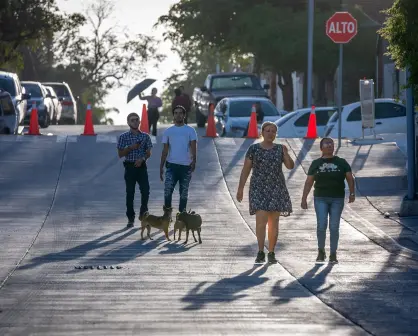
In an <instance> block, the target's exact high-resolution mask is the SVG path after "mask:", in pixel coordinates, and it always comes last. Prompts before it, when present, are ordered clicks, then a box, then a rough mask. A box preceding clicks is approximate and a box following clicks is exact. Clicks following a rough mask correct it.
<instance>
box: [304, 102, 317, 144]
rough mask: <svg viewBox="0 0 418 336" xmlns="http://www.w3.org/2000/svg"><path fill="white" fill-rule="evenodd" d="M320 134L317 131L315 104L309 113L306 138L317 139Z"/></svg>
mask: <svg viewBox="0 0 418 336" xmlns="http://www.w3.org/2000/svg"><path fill="white" fill-rule="evenodd" d="M316 138H318V134H317V132H316V114H315V106H312V110H311V113H310V115H309V122H308V130H307V131H306V136H305V137H304V139H316Z"/></svg>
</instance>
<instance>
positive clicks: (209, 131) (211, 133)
mask: <svg viewBox="0 0 418 336" xmlns="http://www.w3.org/2000/svg"><path fill="white" fill-rule="evenodd" d="M214 110H215V107H214V105H213V104H210V107H209V115H208V126H207V127H206V135H205V137H208V138H217V137H218V135H217V134H216V127H215V116H214Z"/></svg>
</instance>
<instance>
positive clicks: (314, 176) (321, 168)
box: [301, 138, 355, 262]
mask: <svg viewBox="0 0 418 336" xmlns="http://www.w3.org/2000/svg"><path fill="white" fill-rule="evenodd" d="M319 146H320V149H321V151H322V156H321V157H320V158H319V159H316V160H314V161H313V162H312V163H311V166H310V167H309V171H308V176H307V177H306V182H305V187H304V189H303V195H302V203H301V207H302V209H307V208H308V203H307V197H308V195H309V192H310V191H311V188H312V186H313V185H314V182H315V186H314V206H315V212H316V219H317V229H316V235H317V239H318V257H317V259H316V261H324V260H325V258H326V255H325V239H326V231H327V226H328V218H329V231H330V250H331V251H330V257H329V261H330V262H338V260H337V248H338V240H339V230H340V218H341V213H342V211H343V209H344V198H345V184H344V180H347V183H348V187H349V189H350V196H349V203H352V202H354V199H355V193H354V177H353V174H352V172H351V167H350V165H349V164H348V162H347V161H346V160H345V159H343V158H340V157H338V156H336V155H334V141H333V140H332V139H330V138H323V139H322V140H321V142H320V144H319Z"/></svg>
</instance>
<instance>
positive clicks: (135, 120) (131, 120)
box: [129, 118, 139, 122]
mask: <svg viewBox="0 0 418 336" xmlns="http://www.w3.org/2000/svg"><path fill="white" fill-rule="evenodd" d="M138 121H139V118H132V119H130V120H129V122H138Z"/></svg>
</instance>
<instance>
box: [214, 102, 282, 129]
mask: <svg viewBox="0 0 418 336" xmlns="http://www.w3.org/2000/svg"><path fill="white" fill-rule="evenodd" d="M256 103H260V105H261V109H262V111H263V112H264V121H276V120H277V119H279V118H280V111H279V110H278V109H277V107H276V106H274V104H273V103H272V102H271V100H270V99H268V98H265V97H251V96H248V97H229V98H224V99H222V100H221V101H220V102H219V103H218V104H217V105H216V107H215V111H214V114H215V125H216V129H217V133H218V134H220V136H231V137H237V136H238V137H242V135H243V133H244V131H245V129H246V128H247V125H248V123H249V121H250V118H251V112H252V107H253V105H254V104H256ZM259 127H260V125H259Z"/></svg>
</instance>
